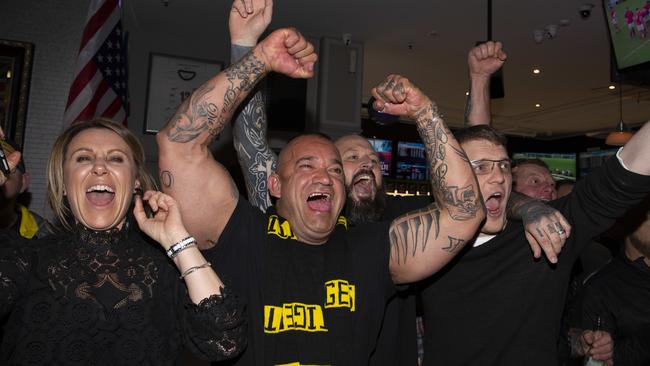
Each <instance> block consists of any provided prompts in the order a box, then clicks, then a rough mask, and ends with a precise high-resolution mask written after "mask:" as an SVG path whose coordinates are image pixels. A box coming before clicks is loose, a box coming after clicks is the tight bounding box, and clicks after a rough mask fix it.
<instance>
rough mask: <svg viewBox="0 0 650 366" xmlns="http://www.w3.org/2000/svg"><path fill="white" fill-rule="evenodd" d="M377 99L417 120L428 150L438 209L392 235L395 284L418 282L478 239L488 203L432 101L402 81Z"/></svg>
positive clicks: (407, 220)
mask: <svg viewBox="0 0 650 366" xmlns="http://www.w3.org/2000/svg"><path fill="white" fill-rule="evenodd" d="M372 95H373V96H374V97H375V98H376V102H375V105H374V107H375V108H376V109H377V110H380V111H384V112H386V113H390V114H393V115H399V116H408V117H410V118H412V119H414V120H415V122H416V124H417V128H418V132H419V133H420V137H421V138H422V141H423V142H424V145H425V150H426V154H427V161H428V164H429V171H430V172H431V173H430V176H431V187H432V190H433V195H434V197H435V201H436V203H437V206H434V205H431V206H428V207H425V208H424V209H421V210H418V211H414V212H410V213H407V214H406V215H403V216H401V217H398V218H397V219H395V220H393V222H392V224H391V226H390V230H389V237H390V245H391V248H390V271H391V275H392V277H393V281H394V282H395V283H407V282H414V281H417V280H420V279H423V278H425V277H428V276H429V275H431V274H433V273H435V272H436V271H438V270H439V269H440V268H442V267H443V266H444V265H445V264H447V262H449V261H450V260H451V259H452V258H453V257H454V256H455V255H456V254H457V253H458V252H459V251H460V249H461V248H462V247H463V246H464V245H465V243H467V241H468V240H470V239H471V238H472V237H473V236H474V235H475V233H476V232H477V231H478V229H479V226H480V224H481V222H482V221H483V219H484V218H485V209H484V207H483V200H482V198H481V193H480V191H479V186H478V183H477V181H476V177H475V176H474V173H473V172H472V169H471V167H470V165H469V161H468V159H467V156H466V155H465V152H464V151H463V150H462V149H461V147H460V145H459V144H458V142H457V141H456V139H455V138H454V136H453V135H452V134H451V132H450V131H449V129H448V128H447V126H446V125H445V123H444V122H443V120H442V118H441V117H440V115H439V114H438V110H437V107H436V105H435V104H434V103H433V102H432V101H431V100H429V98H428V97H427V96H425V95H424V94H422V92H421V91H420V90H419V89H418V88H417V87H415V86H414V85H413V84H411V83H410V81H409V80H408V79H406V78H404V77H401V76H398V75H390V76H388V78H387V79H386V80H385V81H384V82H383V83H381V84H380V85H379V86H378V87H376V88H373V90H372Z"/></svg>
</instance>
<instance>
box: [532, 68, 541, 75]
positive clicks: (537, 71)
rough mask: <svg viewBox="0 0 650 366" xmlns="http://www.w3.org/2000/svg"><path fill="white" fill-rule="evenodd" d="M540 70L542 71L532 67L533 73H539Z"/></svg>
mask: <svg viewBox="0 0 650 366" xmlns="http://www.w3.org/2000/svg"><path fill="white" fill-rule="evenodd" d="M540 72H542V71H541V70H540V69H533V74H539V73H540Z"/></svg>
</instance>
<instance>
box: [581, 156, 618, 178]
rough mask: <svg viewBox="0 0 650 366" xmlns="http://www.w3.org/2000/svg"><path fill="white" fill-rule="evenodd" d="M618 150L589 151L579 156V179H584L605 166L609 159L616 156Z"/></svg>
mask: <svg viewBox="0 0 650 366" xmlns="http://www.w3.org/2000/svg"><path fill="white" fill-rule="evenodd" d="M617 151H618V149H607V150H597V151H587V152H581V153H579V154H578V167H579V170H578V177H579V178H582V177H584V176H586V175H587V174H589V172H591V171H592V170H593V169H595V168H598V167H599V166H601V165H603V164H604V163H605V161H606V160H607V159H609V157H611V156H614V155H616V152H617Z"/></svg>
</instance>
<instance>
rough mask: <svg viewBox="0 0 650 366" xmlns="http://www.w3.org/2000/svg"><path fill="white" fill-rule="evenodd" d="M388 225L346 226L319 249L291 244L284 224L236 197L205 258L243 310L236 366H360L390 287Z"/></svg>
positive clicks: (370, 347)
mask: <svg viewBox="0 0 650 366" xmlns="http://www.w3.org/2000/svg"><path fill="white" fill-rule="evenodd" d="M388 226H389V224H388V223H375V224H367V225H361V226H357V227H348V225H347V221H346V220H345V218H343V217H341V218H340V219H339V223H338V224H337V225H336V228H335V230H334V232H333V233H332V234H331V236H330V238H329V240H328V242H327V243H325V244H322V245H309V244H306V243H302V242H299V241H298V240H296V238H295V236H294V235H293V233H292V232H291V227H290V225H289V222H288V221H286V220H285V219H283V218H282V217H279V216H278V215H277V214H275V213H273V212H272V211H271V212H269V213H268V214H267V215H264V214H262V213H261V212H260V211H259V210H258V209H257V208H254V207H252V206H251V205H250V204H249V203H248V202H247V201H245V200H244V199H242V198H240V199H239V202H238V203H237V207H236V208H235V211H234V212H233V214H232V216H231V218H230V220H229V222H228V224H227V225H226V227H225V229H224V231H223V233H222V234H221V237H220V239H219V242H218V244H217V245H216V246H215V248H213V249H210V250H208V251H205V252H204V254H205V255H206V257H207V258H208V259H209V260H210V261H211V262H212V263H213V265H214V267H213V268H214V269H215V270H216V271H217V273H218V274H219V275H222V276H223V277H224V278H225V279H226V280H228V281H230V283H232V289H233V291H234V292H235V293H237V294H238V295H239V296H240V297H242V298H243V299H244V300H245V301H246V303H247V305H248V307H247V310H248V312H247V314H248V329H249V331H248V335H249V338H248V348H247V350H246V351H245V352H244V354H243V355H242V356H241V357H240V358H239V359H237V360H235V362H234V363H236V364H238V365H284V364H291V365H363V364H366V363H367V360H368V358H369V357H370V353H371V352H372V350H373V348H374V346H375V343H376V339H377V334H378V332H379V327H380V325H381V320H382V316H383V312H384V306H385V304H386V301H387V299H388V298H389V297H390V296H392V295H393V293H394V291H395V290H394V286H393V283H392V280H391V277H390V273H389V270H388V261H389V257H388V253H389V245H388Z"/></svg>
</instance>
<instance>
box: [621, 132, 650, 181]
mask: <svg viewBox="0 0 650 366" xmlns="http://www.w3.org/2000/svg"><path fill="white" fill-rule="evenodd" d="M618 155H619V156H620V158H621V160H622V161H623V164H624V165H625V167H626V168H627V169H628V170H630V171H632V172H634V173H637V174H642V175H650V123H648V122H646V123H645V124H644V125H643V127H641V129H640V130H639V131H637V133H635V134H634V136H632V139H631V140H630V141H629V142H628V143H627V144H625V147H623V150H621V152H620V153H619V154H618Z"/></svg>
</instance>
